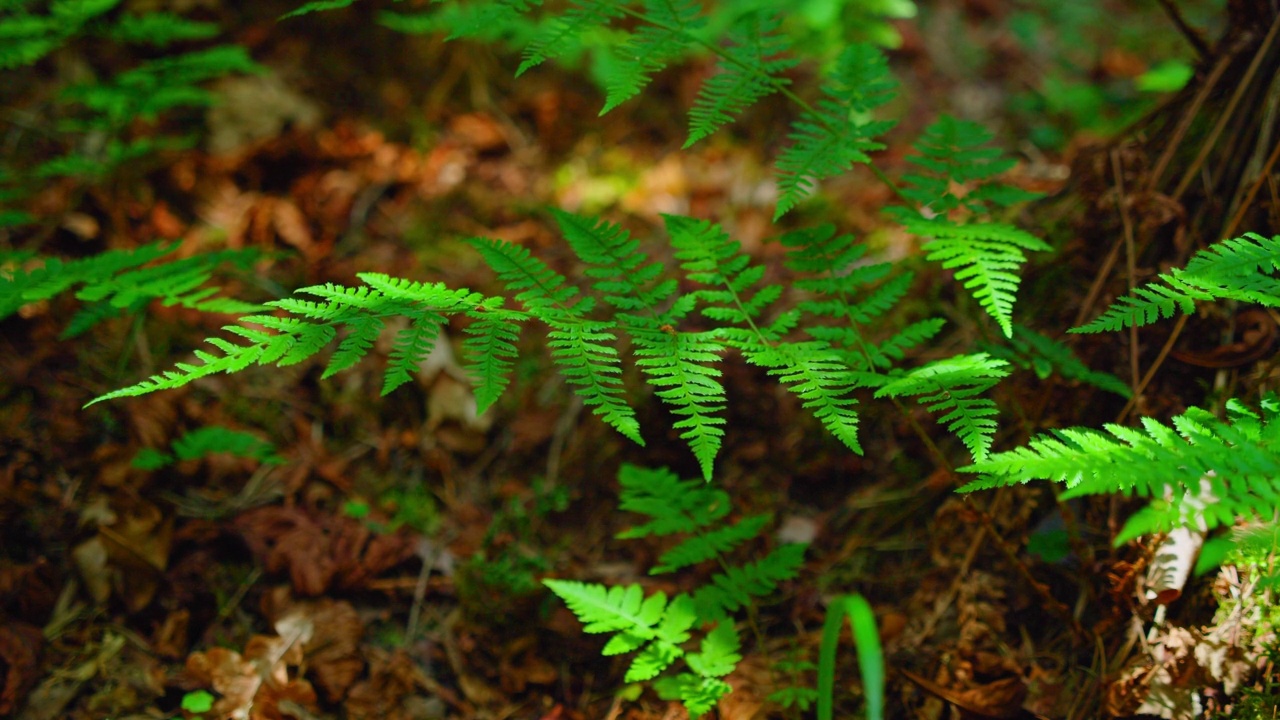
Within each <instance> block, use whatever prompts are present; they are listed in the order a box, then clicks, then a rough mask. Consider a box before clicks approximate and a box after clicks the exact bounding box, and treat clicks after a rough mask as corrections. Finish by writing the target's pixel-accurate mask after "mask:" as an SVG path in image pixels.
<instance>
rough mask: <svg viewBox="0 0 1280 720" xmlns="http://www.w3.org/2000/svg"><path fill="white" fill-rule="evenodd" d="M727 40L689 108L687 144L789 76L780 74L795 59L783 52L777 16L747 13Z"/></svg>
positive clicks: (784, 44) (783, 40)
mask: <svg viewBox="0 0 1280 720" xmlns="http://www.w3.org/2000/svg"><path fill="white" fill-rule="evenodd" d="M729 42H730V45H729V47H727V48H725V49H724V50H723V51H722V52H723V56H722V57H723V59H722V60H721V62H720V64H719V66H718V67H717V73H716V74H715V75H713V76H712V77H711V78H710V79H709V80H707V82H706V83H705V84H704V85H703V86H702V89H701V90H700V91H699V93H698V97H697V99H696V100H695V101H694V103H693V108H692V109H691V110H690V111H689V138H688V140H686V141H685V143H684V146H685V147H686V148H688V147H690V146H692V145H693V144H694V143H696V142H698V141H699V140H701V139H703V138H705V137H707V136H709V135H711V134H713V133H715V131H716V130H718V129H720V127H721V126H723V125H725V124H728V123H730V122H732V121H733V120H734V118H735V117H737V116H738V115H741V114H742V112H743V111H744V110H746V109H747V108H749V107H751V106H752V105H754V104H755V103H756V102H757V101H759V100H761V99H763V98H765V97H768V96H769V95H772V94H773V93H774V92H777V91H778V90H779V89H781V88H782V87H785V86H786V85H787V84H788V81H787V79H786V78H784V77H782V76H781V74H782V72H783V71H785V70H787V69H788V68H791V67H793V66H794V65H795V64H796V61H795V60H794V59H792V58H790V57H787V56H786V55H785V53H786V51H787V49H788V43H787V40H786V38H785V37H784V36H782V34H781V33H779V32H778V19H777V18H776V17H775V16H773V15H771V14H769V13H765V12H757V13H751V14H749V15H747V16H746V17H745V18H743V19H742V20H741V21H740V22H739V23H738V24H737V25H736V26H735V27H734V29H733V30H732V31H731V32H730V35H729Z"/></svg>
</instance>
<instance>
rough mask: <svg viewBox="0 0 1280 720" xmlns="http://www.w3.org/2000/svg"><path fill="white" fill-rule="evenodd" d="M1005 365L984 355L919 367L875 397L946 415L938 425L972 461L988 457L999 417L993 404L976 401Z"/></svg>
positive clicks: (998, 375) (999, 376)
mask: <svg viewBox="0 0 1280 720" xmlns="http://www.w3.org/2000/svg"><path fill="white" fill-rule="evenodd" d="M1007 366H1008V363H1007V362H1005V361H1004V360H997V359H995V358H992V357H991V356H990V355H987V354H986V353H976V354H973V355H956V356H954V357H950V358H946V359H943V360H935V361H934V362H931V363H929V364H928V365H924V366H922V367H918V368H916V369H914V370H912V371H910V372H908V373H906V374H905V375H902V376H901V377H898V378H895V379H893V380H891V381H889V382H888V383H885V384H884V385H882V386H881V387H880V389H878V390H876V397H878V398H880V397H902V396H916V400H917V402H919V403H920V404H921V405H923V406H924V407H925V409H927V410H928V411H929V412H932V413H941V412H945V413H946V414H945V415H943V416H942V417H940V418H938V422H940V423H946V424H947V429H949V430H950V431H951V432H953V433H955V434H956V435H957V436H959V438H960V440H961V442H963V443H964V444H965V447H967V448H968V449H969V452H970V453H972V454H973V457H974V459H975V460H978V461H981V460H983V459H984V458H986V457H987V453H988V451H989V450H990V448H991V440H992V437H993V436H994V435H995V431H996V422H995V420H993V419H992V418H993V417H995V416H996V415H999V414H1000V410H999V408H997V407H996V404H995V403H994V402H992V401H991V400H990V399H988V398H983V397H978V395H979V394H981V393H983V392H986V391H987V390H988V389H990V388H991V386H993V385H995V384H996V382H997V381H998V380H999V379H1000V378H1003V377H1006V376H1008V374H1009V371H1008V370H1007V369H1005V368H1006V367H1007Z"/></svg>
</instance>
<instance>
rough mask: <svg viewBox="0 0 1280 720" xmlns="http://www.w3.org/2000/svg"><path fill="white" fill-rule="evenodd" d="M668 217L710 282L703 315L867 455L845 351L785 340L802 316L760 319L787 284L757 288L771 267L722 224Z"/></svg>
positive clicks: (693, 270) (677, 241)
mask: <svg viewBox="0 0 1280 720" xmlns="http://www.w3.org/2000/svg"><path fill="white" fill-rule="evenodd" d="M666 222H667V230H668V232H669V233H670V234H671V244H672V246H674V247H675V249H676V258H677V259H679V260H680V261H681V267H682V268H683V269H684V270H685V271H686V272H687V274H688V277H689V279H690V280H693V281H695V282H698V283H702V284H704V285H708V286H711V287H709V288H708V289H705V290H701V291H699V292H698V293H697V298H698V300H699V302H700V303H701V304H703V306H704V307H703V308H702V314H703V315H705V316H707V317H708V318H711V319H713V320H716V321H719V322H722V323H729V324H730V326H729V327H725V328H722V329H721V331H720V333H721V336H722V338H723V339H724V342H725V343H726V344H727V345H729V346H730V347H734V348H736V349H738V350H739V351H741V352H742V354H743V357H745V358H746V359H747V361H748V362H750V363H752V364H755V365H759V366H762V367H765V368H767V369H768V372H769V374H770V375H773V376H774V377H777V378H778V379H779V380H780V381H781V382H782V383H783V384H784V385H786V386H787V387H788V389H789V390H790V391H791V392H793V393H795V394H796V395H797V396H798V397H800V399H801V400H802V402H803V405H804V407H805V408H807V409H809V410H811V411H813V414H814V417H816V418H817V419H818V420H819V421H820V422H821V423H822V424H823V426H824V427H826V428H827V430H829V431H830V432H831V433H832V434H833V435H835V437H836V438H837V439H838V440H840V441H841V442H843V443H844V444H845V445H847V446H848V447H849V448H850V449H852V450H853V451H854V452H861V451H862V448H861V446H860V445H859V444H858V434H857V424H858V415H857V413H856V412H855V411H854V410H853V409H852V406H853V405H854V404H855V403H856V400H855V399H853V398H851V397H848V396H847V394H848V392H849V391H850V390H851V389H852V388H853V387H854V386H855V385H856V378H855V377H854V376H853V374H852V373H851V372H850V371H849V368H848V366H847V365H845V364H844V363H843V361H842V359H841V357H840V355H839V353H837V352H835V351H834V350H832V349H831V348H830V346H829V345H827V344H826V343H825V342H822V341H820V340H813V341H808V342H788V341H784V340H782V339H781V338H782V337H783V335H784V334H785V333H786V332H787V331H788V330H790V329H791V327H792V326H794V323H795V321H796V314H795V313H784V314H783V315H781V316H779V317H778V318H776V319H774V321H773V322H771V323H769V324H767V325H765V324H762V323H760V322H758V321H759V320H761V319H762V315H763V312H764V310H765V309H766V308H767V307H768V306H769V305H771V304H772V303H773V302H774V301H775V300H777V299H778V298H779V297H780V296H781V295H782V287H781V286H779V285H764V286H762V287H756V286H757V285H758V284H759V282H760V280H761V279H762V278H763V277H764V268H763V267H762V266H759V265H752V264H751V261H750V258H748V257H747V256H746V255H743V254H741V253H740V252H739V251H738V250H739V246H738V243H736V242H733V241H732V240H730V239H729V236H728V235H727V234H725V232H724V231H723V230H721V229H720V228H719V227H718V226H716V225H713V224H712V223H708V222H699V221H695V220H692V219H690V218H684V217H676V216H666Z"/></svg>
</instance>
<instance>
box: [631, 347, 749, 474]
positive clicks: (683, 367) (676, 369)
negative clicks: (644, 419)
mask: <svg viewBox="0 0 1280 720" xmlns="http://www.w3.org/2000/svg"><path fill="white" fill-rule="evenodd" d="M648 325H649V327H647V328H640V327H637V328H635V329H633V330H632V337H633V339H634V341H635V350H634V352H635V355H636V358H637V359H636V366H638V367H639V368H640V369H641V370H642V371H643V372H644V374H645V376H646V382H648V383H649V384H650V385H652V386H654V387H655V388H656V390H655V394H656V395H657V396H658V397H659V398H660V399H661V400H662V401H663V402H665V403H666V404H668V405H669V406H671V412H672V414H674V415H675V416H677V417H678V418H679V419H678V420H677V421H676V422H675V423H674V424H673V427H674V428H675V429H676V430H677V431H679V432H680V437H681V439H683V440H685V441H686V442H688V443H689V447H690V449H691V450H693V455H694V457H695V458H697V459H698V466H699V467H700V468H701V469H702V477H703V480H705V481H707V482H710V481H711V475H712V470H713V467H714V463H715V458H716V455H717V454H718V453H719V452H720V443H721V439H722V438H723V437H724V430H723V426H724V424H725V419H724V417H723V412H724V409H725V406H726V404H727V399H726V397H725V389H724V385H722V384H721V383H720V381H719V379H718V378H719V377H720V370H719V369H717V368H716V367H714V365H715V363H717V362H719V361H720V355H721V353H723V352H724V345H722V344H721V343H720V342H719V341H717V340H716V338H715V333H714V331H707V332H680V331H677V330H675V329H663V328H662V327H661V326H658V327H653V326H654V325H657V322H652V323H649V324H648Z"/></svg>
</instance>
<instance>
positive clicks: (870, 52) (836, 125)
mask: <svg viewBox="0 0 1280 720" xmlns="http://www.w3.org/2000/svg"><path fill="white" fill-rule="evenodd" d="M896 89H897V83H896V82H895V81H894V79H893V77H892V75H890V73H889V63H888V60H887V59H886V58H885V56H884V53H883V52H882V51H881V50H879V49H878V48H876V47H874V46H872V45H870V44H865V43H855V44H853V45H850V46H849V47H847V48H845V50H844V52H843V53H841V55H840V58H839V59H838V60H837V61H836V66H835V70H834V71H833V72H832V74H831V76H830V77H828V78H826V79H825V81H824V83H823V86H822V94H823V96H824V97H823V98H822V99H820V100H818V102H817V105H816V107H814V108H813V109H812V110H809V111H806V112H805V113H804V115H802V116H801V117H800V119H799V120H797V121H796V122H795V123H794V124H793V125H792V131H791V134H790V139H791V145H790V147H788V148H787V149H786V150H784V151H783V152H782V155H780V156H779V157H778V190H779V193H780V194H779V197H778V206H777V209H776V210H775V211H774V214H773V219H774V220H775V221H777V220H778V219H779V218H781V217H782V216H783V215H785V214H786V213H787V212H788V211H789V210H791V208H793V207H795V206H796V204H797V203H798V202H800V200H802V199H804V198H805V197H806V196H808V195H809V194H810V193H811V192H813V190H814V189H816V188H817V186H818V183H820V182H822V181H823V180H825V179H827V178H829V177H834V176H836V175H839V174H841V173H844V172H847V171H848V170H849V169H850V168H852V167H853V166H854V165H855V164H857V163H866V162H870V161H871V157H870V156H869V155H868V153H870V152H874V151H876V150H881V149H883V148H884V144H883V143H881V142H879V141H878V140H877V139H876V138H877V137H879V136H880V135H882V134H884V133H885V132H887V131H888V130H889V129H890V128H892V127H893V125H894V123H892V122H886V121H876V120H872V119H870V117H869V116H870V113H871V111H873V110H875V109H876V108H878V107H880V106H881V105H884V104H885V103H887V102H889V101H890V100H892V99H893V96H894V94H895V91H896Z"/></svg>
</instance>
